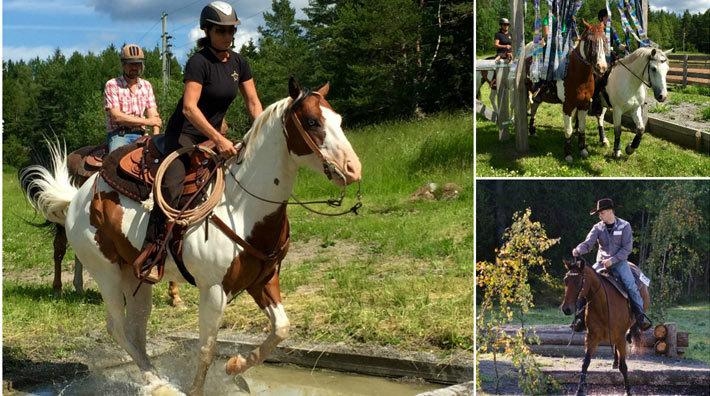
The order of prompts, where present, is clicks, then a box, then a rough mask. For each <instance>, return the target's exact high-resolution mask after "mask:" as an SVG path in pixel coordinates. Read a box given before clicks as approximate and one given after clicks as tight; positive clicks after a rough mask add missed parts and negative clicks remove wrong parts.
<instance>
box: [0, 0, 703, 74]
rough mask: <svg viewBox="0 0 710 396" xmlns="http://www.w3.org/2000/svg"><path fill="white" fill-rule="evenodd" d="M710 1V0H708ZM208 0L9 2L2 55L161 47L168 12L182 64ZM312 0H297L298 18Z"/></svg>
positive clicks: (253, 5)
mask: <svg viewBox="0 0 710 396" xmlns="http://www.w3.org/2000/svg"><path fill="white" fill-rule="evenodd" d="M708 1H710V0H708ZM208 2H209V1H208V0H197V1H195V0H148V1H146V0H3V1H2V40H3V43H2V44H3V46H2V57H3V59H4V60H7V59H12V60H19V59H25V60H28V59H32V58H35V57H37V56H39V57H40V59H45V58H47V57H49V56H50V55H51V54H52V53H53V52H54V50H55V49H56V48H59V49H60V50H61V51H62V53H63V54H64V55H66V56H70V55H71V54H72V53H74V51H79V52H80V53H87V52H89V51H91V52H94V53H99V52H101V51H102V50H103V49H105V48H106V47H108V46H109V44H111V43H113V44H114V45H115V46H116V47H120V46H121V45H123V44H124V43H127V42H134V43H138V44H140V45H141V46H143V47H144V48H148V49H152V48H154V47H155V46H159V45H160V40H161V39H160V35H161V23H160V15H161V13H162V12H167V13H168V27H167V30H168V33H169V34H170V35H171V36H173V39H172V44H173V53H174V54H175V55H176V56H177V57H178V61H179V62H180V63H184V62H185V60H186V54H187V53H188V52H189V51H190V49H191V48H192V47H193V46H194V43H195V41H196V40H197V38H198V37H199V33H200V32H201V31H200V30H199V16H200V11H201V10H202V7H204V6H205V5H206V4H207V3H208ZM228 2H229V3H230V4H232V5H233V6H235V8H236V11H237V16H238V17H239V19H240V20H241V21H242V23H241V25H240V26H239V29H238V31H237V35H236V37H235V38H236V42H237V48H239V47H240V46H241V45H242V43H245V42H247V41H248V40H249V38H254V39H255V41H256V38H257V37H258V33H257V27H258V26H259V25H263V17H262V13H263V12H264V11H270V10H271V1H269V0H240V1H238V2H236V1H231V2H230V1H228ZM307 4H308V0H291V5H292V7H293V8H295V9H296V10H297V14H296V15H297V17H303V16H304V14H303V13H302V12H301V11H300V9H301V8H302V7H305V6H306V5H307Z"/></svg>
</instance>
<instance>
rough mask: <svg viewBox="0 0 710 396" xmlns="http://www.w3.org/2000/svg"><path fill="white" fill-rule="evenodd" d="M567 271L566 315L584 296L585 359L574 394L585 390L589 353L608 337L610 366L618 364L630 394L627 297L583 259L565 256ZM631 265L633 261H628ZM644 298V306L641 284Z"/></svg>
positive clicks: (630, 319) (645, 292) (647, 300)
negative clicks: (627, 355) (570, 258)
mask: <svg viewBox="0 0 710 396" xmlns="http://www.w3.org/2000/svg"><path fill="white" fill-rule="evenodd" d="M564 264H565V268H567V274H565V279H564V282H565V296H564V301H562V305H561V306H560V309H561V310H562V312H563V313H564V314H565V315H571V314H572V313H573V312H575V308H576V304H577V300H579V299H582V298H584V299H586V301H587V303H586V307H585V321H586V323H587V335H586V337H585V340H584V346H585V351H584V360H583V362H582V373H581V374H580V377H579V385H578V387H577V395H584V394H586V387H587V382H586V380H587V369H588V368H589V363H590V362H591V359H592V356H594V353H595V352H596V350H597V346H598V345H599V343H600V342H602V341H605V340H609V343H610V344H611V345H612V347H613V348H614V363H613V364H612V367H613V368H617V367H618V368H619V371H620V372H621V374H622V375H623V376H624V387H625V388H626V394H627V395H630V394H631V387H630V386H629V379H628V373H627V371H628V369H627V366H626V333H627V331H628V330H629V329H630V328H631V326H632V324H633V323H634V318H633V315H632V314H631V309H630V307H629V302H628V300H627V299H626V298H625V297H624V296H623V295H622V294H621V293H620V292H619V291H618V290H617V289H616V288H615V287H614V286H612V285H611V283H610V282H609V281H608V280H606V279H602V276H601V275H599V274H597V272H596V271H595V270H594V269H593V268H592V267H591V266H589V265H587V264H586V263H585V261H584V260H583V259H579V258H578V259H573V260H572V261H568V260H564ZM629 265H630V266H632V268H634V267H636V266H635V265H633V264H631V263H629ZM639 292H640V293H641V298H642V299H643V307H644V310H646V309H648V307H649V305H650V298H649V293H648V288H647V287H646V286H645V285H642V286H641V287H640V288H639Z"/></svg>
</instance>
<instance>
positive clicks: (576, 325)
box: [569, 298, 587, 332]
mask: <svg viewBox="0 0 710 396" xmlns="http://www.w3.org/2000/svg"><path fill="white" fill-rule="evenodd" d="M586 306H587V300H586V299H585V298H581V299H579V300H577V311H576V312H575V313H574V319H573V320H572V324H571V325H569V327H570V328H572V331H575V332H581V331H584V330H586V329H587V326H586V324H585V323H584V312H585V308H586Z"/></svg>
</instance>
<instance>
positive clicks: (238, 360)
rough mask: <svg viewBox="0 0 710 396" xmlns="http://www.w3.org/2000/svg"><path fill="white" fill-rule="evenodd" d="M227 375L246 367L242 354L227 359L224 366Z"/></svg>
mask: <svg viewBox="0 0 710 396" xmlns="http://www.w3.org/2000/svg"><path fill="white" fill-rule="evenodd" d="M224 369H225V371H226V372H227V375H236V374H241V373H243V372H244V371H245V370H246V369H247V361H246V359H244V358H243V357H242V355H237V356H234V357H232V358H229V360H227V364H226V365H225V366H224Z"/></svg>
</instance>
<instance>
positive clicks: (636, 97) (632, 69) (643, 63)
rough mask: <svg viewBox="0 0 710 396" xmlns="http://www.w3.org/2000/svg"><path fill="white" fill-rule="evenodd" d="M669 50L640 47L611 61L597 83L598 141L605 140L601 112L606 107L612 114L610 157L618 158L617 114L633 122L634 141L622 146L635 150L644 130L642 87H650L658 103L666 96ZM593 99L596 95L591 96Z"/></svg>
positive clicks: (618, 131)
mask: <svg viewBox="0 0 710 396" xmlns="http://www.w3.org/2000/svg"><path fill="white" fill-rule="evenodd" d="M672 51H673V50H672V49H670V50H667V51H662V50H660V49H656V48H651V47H641V48H638V49H637V50H636V51H634V52H632V53H631V54H629V55H627V56H626V57H624V58H622V59H619V60H618V61H616V63H614V65H613V66H612V67H611V69H610V70H609V71H608V72H607V74H605V75H604V76H603V77H602V78H601V79H600V81H599V82H598V84H599V85H600V86H599V87H597V92H599V93H600V95H599V98H598V99H599V100H600V104H599V105H597V106H592V107H593V108H595V107H596V108H600V109H601V112H600V113H598V114H594V115H596V116H597V126H598V130H599V140H600V141H602V142H603V141H605V140H606V135H605V133H604V114H605V113H606V109H607V108H611V109H612V110H613V113H614V151H613V156H614V158H621V117H622V115H624V114H627V113H631V117H632V118H633V120H634V124H635V125H636V135H635V136H634V140H633V141H632V142H631V143H629V144H628V145H626V149H625V151H626V154H627V155H631V154H633V153H634V151H636V149H638V147H639V144H640V143H641V138H642V137H643V134H644V132H645V129H646V128H645V125H646V124H645V123H644V119H643V111H642V109H643V107H642V106H643V105H644V103H645V101H646V87H648V88H651V89H652V90H653V96H654V97H655V98H656V100H657V101H659V102H665V101H666V99H668V88H667V86H666V74H667V73H668V69H669V67H670V66H669V64H668V54H669V53H671V52H672ZM595 100H596V98H595Z"/></svg>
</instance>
